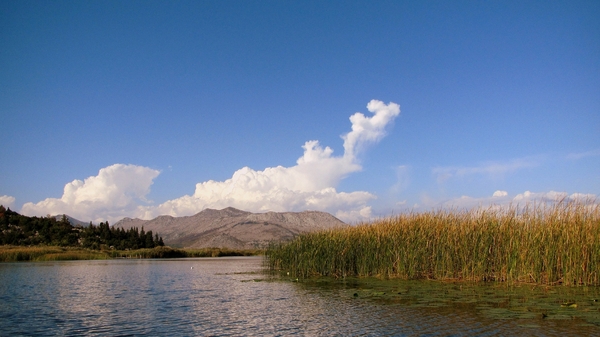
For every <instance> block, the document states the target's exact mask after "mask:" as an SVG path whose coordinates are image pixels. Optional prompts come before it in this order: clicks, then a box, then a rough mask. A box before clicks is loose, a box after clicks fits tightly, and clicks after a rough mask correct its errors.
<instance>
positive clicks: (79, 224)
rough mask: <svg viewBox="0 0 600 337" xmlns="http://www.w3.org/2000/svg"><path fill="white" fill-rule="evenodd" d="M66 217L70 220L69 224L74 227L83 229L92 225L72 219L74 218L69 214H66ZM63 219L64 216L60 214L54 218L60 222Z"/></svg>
mask: <svg viewBox="0 0 600 337" xmlns="http://www.w3.org/2000/svg"><path fill="white" fill-rule="evenodd" d="M64 215H65V216H66V217H67V220H69V223H70V224H71V225H72V226H82V227H87V226H89V225H90V223H89V222H84V221H81V220H77V219H75V218H74V217H72V216H69V215H68V214H64ZM62 217H63V214H58V215H55V216H54V218H56V220H58V221H60V220H62Z"/></svg>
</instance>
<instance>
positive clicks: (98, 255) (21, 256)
mask: <svg viewBox="0 0 600 337" xmlns="http://www.w3.org/2000/svg"><path fill="white" fill-rule="evenodd" d="M263 253H264V251H263V250H233V249H227V248H202V249H193V248H186V249H177V248H171V247H168V246H167V247H165V246H161V247H155V248H143V249H133V250H115V249H101V250H94V249H85V248H78V247H58V246H31V247H27V246H0V262H21V261H68V260H108V259H167V258H186V257H224V256H253V255H261V254H263Z"/></svg>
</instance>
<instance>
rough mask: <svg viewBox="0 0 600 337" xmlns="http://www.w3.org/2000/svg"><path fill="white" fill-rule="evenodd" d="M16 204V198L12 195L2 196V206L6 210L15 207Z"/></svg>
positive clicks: (0, 203)
mask: <svg viewBox="0 0 600 337" xmlns="http://www.w3.org/2000/svg"><path fill="white" fill-rule="evenodd" d="M14 204H15V197H11V196H10V195H0V205H2V206H4V207H5V208H10V207H13V206H14Z"/></svg>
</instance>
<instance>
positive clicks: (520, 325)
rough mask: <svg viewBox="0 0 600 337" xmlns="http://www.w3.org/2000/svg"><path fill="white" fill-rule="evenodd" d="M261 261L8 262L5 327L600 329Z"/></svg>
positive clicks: (193, 332) (200, 331) (197, 332)
mask: <svg viewBox="0 0 600 337" xmlns="http://www.w3.org/2000/svg"><path fill="white" fill-rule="evenodd" d="M261 267H262V260H261V258H212V259H211V258H204V259H180V260H111V261H68V262H44V263H0V302H1V303H2V305H1V306H0V326H1V327H2V329H1V331H0V335H2V336H19V335H25V336H55V335H67V336H69V335H94V336H96V335H97V336H114V335H124V336H141V335H169V336H240V335H243V336H254V335H256V336H258V335H260V336H265V335H269V336H285V335H306V336H331V335H339V336H359V335H371V336H380V335H395V336H421V335H432V336H438V335H442V336H446V335H458V336H460V335H478V336H493V335H513V336H514V335H517V336H518V335H522V336H535V335H539V336H551V335H556V336H558V335H561V336H563V335H573V333H576V334H583V335H594V334H595V335H600V327H598V326H581V325H579V323H581V322H575V323H577V324H575V323H573V322H572V320H569V321H566V320H552V321H548V320H544V319H542V318H541V316H540V318H539V319H538V318H534V319H533V320H529V321H524V320H522V319H509V320H501V319H494V318H490V317H488V316H486V315H483V314H482V310H483V309H485V308H480V307H478V306H479V305H480V304H481V303H482V301H481V297H482V296H484V294H485V291H484V292H483V293H481V294H479V293H478V294H473V295H472V296H462V297H460V296H458V295H457V294H456V291H457V290H452V288H451V287H450V288H447V289H442V290H441V291H444V292H445V291H447V292H448V293H449V294H450V295H451V296H455V297H456V300H454V301H453V302H452V303H448V301H447V300H446V299H440V300H439V301H436V300H431V296H429V299H428V300H423V298H425V293H426V292H432V291H431V289H429V290H427V289H425V290H418V289H417V288H418V287H416V286H415V285H411V284H410V283H406V284H400V285H395V288H393V291H392V290H385V289H388V288H385V287H386V286H383V285H381V284H379V285H377V284H373V283H366V284H365V283H360V282H346V283H340V282H331V281H328V282H317V281H314V282H313V281H310V282H300V283H296V282H290V281H286V280H269V279H268V278H267V277H266V276H264V275H262V274H261V273H259V271H260V270H261ZM388 287H389V286H388ZM384 288H385V289H384ZM385 291H387V292H388V295H384V294H383V293H385ZM453 291H454V292H453ZM393 292H395V294H394V296H389V294H391V293H393ZM398 292H400V293H401V294H397V293H398ZM355 294H356V296H355ZM482 294H483V295H482ZM463 295H464V294H463ZM507 296H509V297H510V296H512V299H511V298H509V299H508V301H509V302H508V303H511V302H510V301H512V300H514V299H516V300H517V301H522V300H523V298H525V301H528V300H529V299H527V298H526V297H519V296H516V295H515V294H512V295H510V294H509V295H507ZM568 296H570V295H565V298H566V297H568ZM438 297H440V298H441V296H438ZM433 298H435V296H434V297H433ZM502 300H503V301H504V300H506V299H502ZM460 301H463V302H462V303H459V302H460ZM473 303H478V304H473ZM486 303H487V302H486ZM503 303H504V302H503ZM490 308H491V309H494V308H496V307H493V306H491V307H490ZM524 322H526V324H524ZM532 322H533V323H532ZM574 329H575V330H574Z"/></svg>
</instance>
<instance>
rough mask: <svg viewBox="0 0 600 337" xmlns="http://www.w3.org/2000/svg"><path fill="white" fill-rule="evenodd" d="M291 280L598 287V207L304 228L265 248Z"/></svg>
mask: <svg viewBox="0 0 600 337" xmlns="http://www.w3.org/2000/svg"><path fill="white" fill-rule="evenodd" d="M265 256H266V261H265V263H266V268H267V269H269V270H270V271H272V272H282V273H287V274H288V275H290V276H292V277H294V278H309V277H318V276H330V277H336V278H343V277H373V276H374V277H380V278H397V279H405V280H416V279H429V280H441V281H470V282H472V281H474V282H505V283H531V284H541V285H565V286H579V285H582V286H600V205H598V204H596V203H593V202H589V201H588V202H560V203H557V204H554V205H547V204H533V205H526V206H524V207H518V206H511V207H508V208H501V207H489V208H480V209H475V210H470V211H466V210H465V211H456V210H450V211H449V210H438V211H430V212H423V213H408V214H400V215H398V216H395V217H391V218H387V219H382V220H377V221H373V222H371V223H362V224H359V225H357V226H351V227H346V228H339V229H333V230H328V231H321V232H315V233H306V234H301V235H299V236H298V237H296V238H295V239H293V240H292V241H290V242H287V243H278V244H272V245H271V246H270V247H269V248H268V249H267V250H266V252H265Z"/></svg>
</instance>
